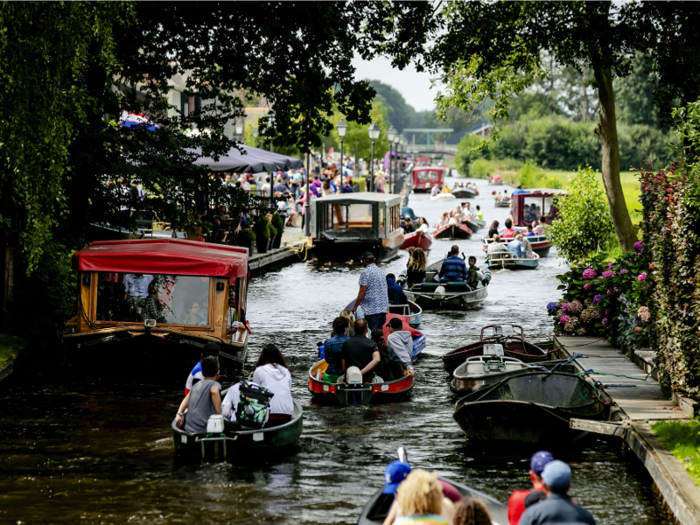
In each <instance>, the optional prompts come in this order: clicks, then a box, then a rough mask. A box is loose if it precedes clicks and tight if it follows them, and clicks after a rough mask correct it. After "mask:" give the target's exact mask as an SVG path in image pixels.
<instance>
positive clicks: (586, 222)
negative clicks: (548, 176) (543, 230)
mask: <svg viewBox="0 0 700 525" xmlns="http://www.w3.org/2000/svg"><path fill="white" fill-rule="evenodd" d="M598 177H599V175H597V174H596V172H595V171H593V170H592V169H591V168H590V167H589V166H586V167H585V168H583V169H579V171H578V172H576V173H575V174H574V175H573V176H572V178H571V181H570V184H569V188H568V192H569V195H567V196H563V197H561V198H557V199H556V200H555V202H556V205H557V206H558V208H559V218H558V219H556V220H555V221H553V222H552V224H551V225H550V226H548V227H547V237H548V238H549V239H550V240H551V241H552V243H553V244H554V245H555V246H556V247H557V253H558V254H559V255H560V256H561V257H563V258H565V259H566V260H567V261H569V262H570V263H577V262H580V261H582V260H584V259H585V258H586V257H588V256H589V255H590V254H591V253H593V252H596V251H597V250H598V249H599V248H601V247H602V246H603V244H604V243H605V241H606V240H607V238H608V235H609V234H610V232H612V231H613V226H612V219H611V217H610V209H609V208H608V202H607V199H606V197H605V192H604V191H603V189H602V188H601V186H600V184H598Z"/></svg>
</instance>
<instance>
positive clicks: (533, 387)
mask: <svg viewBox="0 0 700 525" xmlns="http://www.w3.org/2000/svg"><path fill="white" fill-rule="evenodd" d="M611 404H612V400H611V399H610V397H609V396H608V395H607V394H606V393H605V392H604V391H602V390H600V389H598V388H596V387H595V386H594V385H593V384H592V383H590V382H589V381H587V380H586V379H583V378H582V377H580V376H577V375H574V374H565V373H561V372H530V373H526V374H520V375H516V376H513V377H508V378H506V379H504V380H503V381H500V382H499V383H496V384H495V385H493V386H491V387H490V388H485V389H483V390H479V391H476V392H472V393H471V394H469V395H467V396H465V397H463V398H462V399H460V400H459V401H458V402H457V404H456V405H455V411H454V416H453V417H454V418H455V421H457V424H458V425H459V427H460V428H461V429H462V432H464V434H465V435H466V436H467V437H468V438H469V439H470V440H471V441H473V442H479V443H488V444H498V443H503V442H525V443H546V442H550V443H551V442H561V441H562V440H567V439H569V438H571V437H573V436H574V435H575V434H576V433H577V431H574V430H571V429H569V421H570V420H571V418H578V419H593V420H600V419H606V418H607V416H608V413H609V410H608V407H609V406H610V405H611Z"/></svg>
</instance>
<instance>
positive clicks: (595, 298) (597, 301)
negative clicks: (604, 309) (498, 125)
mask: <svg viewBox="0 0 700 525" xmlns="http://www.w3.org/2000/svg"><path fill="white" fill-rule="evenodd" d="M602 300H603V296H602V295H596V296H595V297H594V298H593V303H594V304H598V303H600V301H602Z"/></svg>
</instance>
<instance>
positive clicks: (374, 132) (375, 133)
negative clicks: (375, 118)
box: [367, 122, 381, 191]
mask: <svg viewBox="0 0 700 525" xmlns="http://www.w3.org/2000/svg"><path fill="white" fill-rule="evenodd" d="M367 131H368V132H369V138H370V139H371V140H372V160H371V161H370V164H369V191H374V141H375V140H377V139H378V138H379V133H380V132H381V130H380V129H379V126H377V123H376V122H372V124H371V125H370V127H369V129H368V130H367Z"/></svg>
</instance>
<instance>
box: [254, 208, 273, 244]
mask: <svg viewBox="0 0 700 525" xmlns="http://www.w3.org/2000/svg"><path fill="white" fill-rule="evenodd" d="M253 231H254V232H255V243H256V246H257V248H258V253H267V246H268V241H269V240H270V221H268V220H267V217H265V216H264V215H262V216H260V217H258V220H257V221H255V225H254V226H253Z"/></svg>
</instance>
